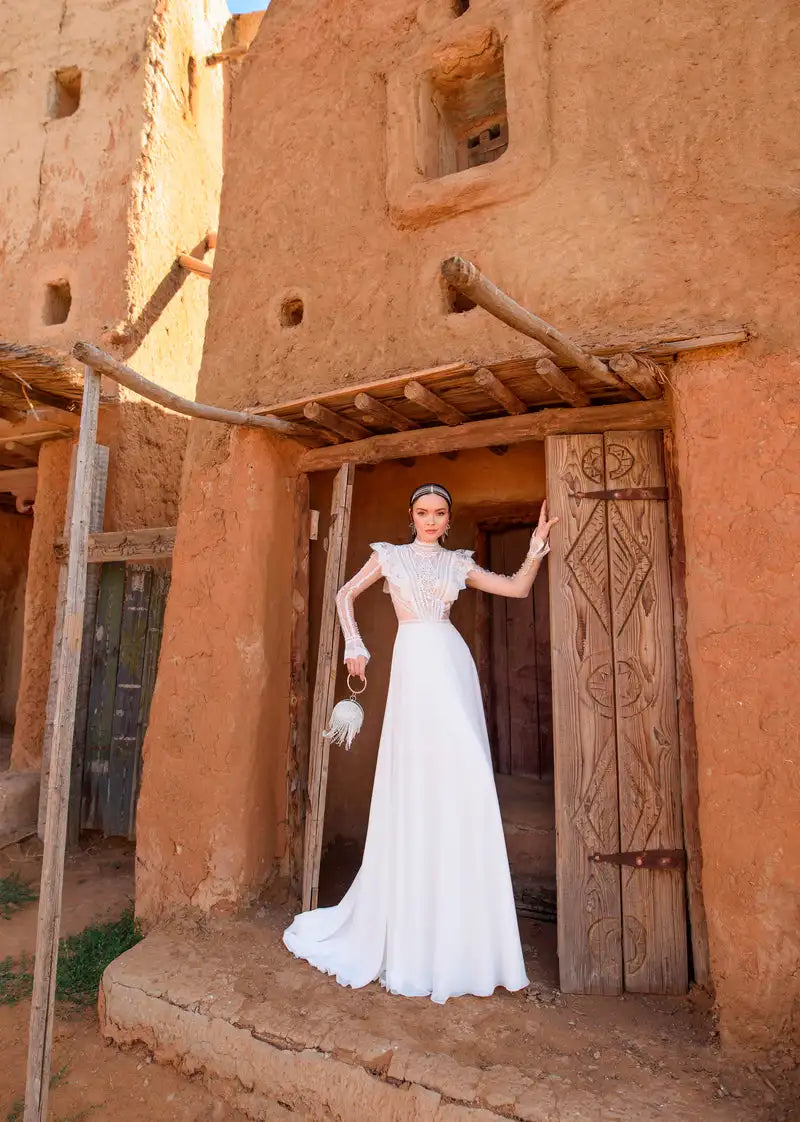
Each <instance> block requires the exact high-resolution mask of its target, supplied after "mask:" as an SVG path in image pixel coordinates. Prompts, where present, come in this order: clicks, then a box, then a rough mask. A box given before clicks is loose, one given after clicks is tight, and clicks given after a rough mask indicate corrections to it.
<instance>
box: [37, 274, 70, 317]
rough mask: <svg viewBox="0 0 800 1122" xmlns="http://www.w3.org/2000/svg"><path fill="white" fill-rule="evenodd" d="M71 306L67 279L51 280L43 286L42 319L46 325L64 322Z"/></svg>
mask: <svg viewBox="0 0 800 1122" xmlns="http://www.w3.org/2000/svg"><path fill="white" fill-rule="evenodd" d="M71 307H72V290H71V289H70V286H69V281H67V280H57V281H52V282H51V283H50V284H48V285H46V286H45V290H44V307H43V309H42V321H43V322H44V323H46V324H48V325H52V324H55V323H66V322H67V317H68V316H69V311H70V308H71Z"/></svg>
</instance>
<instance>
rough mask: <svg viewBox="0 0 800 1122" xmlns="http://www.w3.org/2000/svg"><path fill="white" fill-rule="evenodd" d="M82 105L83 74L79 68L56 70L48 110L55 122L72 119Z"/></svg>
mask: <svg viewBox="0 0 800 1122" xmlns="http://www.w3.org/2000/svg"><path fill="white" fill-rule="evenodd" d="M80 103H81V72H80V70H79V69H78V67H77V66H65V67H64V68H63V69H62V70H56V72H55V74H54V75H53V79H52V81H51V83H50V97H49V105H48V110H49V113H50V116H51V117H52V118H53V119H54V120H58V119H59V118H60V117H71V116H72V114H73V113H74V112H75V111H76V109H77V108H78V106H79V105H80Z"/></svg>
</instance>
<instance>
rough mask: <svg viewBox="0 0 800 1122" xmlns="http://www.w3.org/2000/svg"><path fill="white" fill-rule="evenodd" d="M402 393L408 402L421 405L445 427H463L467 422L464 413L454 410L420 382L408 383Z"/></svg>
mask: <svg viewBox="0 0 800 1122" xmlns="http://www.w3.org/2000/svg"><path fill="white" fill-rule="evenodd" d="M403 393H404V394H405V395H406V397H407V398H408V400H409V401H414V402H416V404H417V405H421V406H422V408H423V409H427V410H428V412H429V413H433V415H434V417H438V418H439V420H440V421H443V422H444V423H445V424H446V425H463V424H465V423H466V422H467V421H468V420H469V418H468V417H467V416H466V414H465V413H462V412H461V410H460V409H456V407H455V405H450V404H449V402H447V401H445V400H444V398H441V397H439V395H438V394H435V393H433V391H432V390H429V389H428V388H427V386H423V385H422V383H421V382H408V383H407V384H406V386H405V387H404V388H403Z"/></svg>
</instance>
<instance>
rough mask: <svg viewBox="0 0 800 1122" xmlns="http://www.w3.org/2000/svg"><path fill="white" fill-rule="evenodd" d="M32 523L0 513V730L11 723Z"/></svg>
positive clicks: (15, 696) (11, 514) (27, 518)
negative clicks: (0, 544)
mask: <svg viewBox="0 0 800 1122" xmlns="http://www.w3.org/2000/svg"><path fill="white" fill-rule="evenodd" d="M32 528H33V520H32V519H31V518H30V517H27V516H25V515H21V514H13V513H11V512H10V511H0V542H2V549H0V731H2V730H3V729H4V728H9V727H11V726H13V724H14V710H15V709H16V705H17V692H18V690H19V670H20V660H21V658H22V621H23V616H24V610H25V577H26V575H27V571H28V551H29V549H30V544H31V530H32Z"/></svg>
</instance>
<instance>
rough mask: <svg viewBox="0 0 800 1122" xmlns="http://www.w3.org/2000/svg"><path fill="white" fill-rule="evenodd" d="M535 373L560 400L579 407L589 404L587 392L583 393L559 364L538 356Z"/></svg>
mask: <svg viewBox="0 0 800 1122" xmlns="http://www.w3.org/2000/svg"><path fill="white" fill-rule="evenodd" d="M536 373H537V374H538V375H539V377H540V378H541V379H542V381H543V382H545V383H546V384H547V385H548V386H549V387H550V389H551V390H553V391H554V392H555V393H557V394H558V396H559V397H560V398H561V399H562V401H566V402H567V404H569V405H573V406H575V408H580V407H581V406H583V407H586V406H587V405H589V403H590V401H591V399H590V397H589V395H588V393H585V392H584V391H583V390H582V389H581V388H580V386H578V385H576V384H575V382H573V381H572V379H571V378H570V376H569V374H566V373H565V372H564V371H563V370H562V369H561V367H560V366H556V364H555V363H554V362H553V361H552V360H551V359H549V358H540V359H539V361H538V362H537V363H536Z"/></svg>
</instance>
